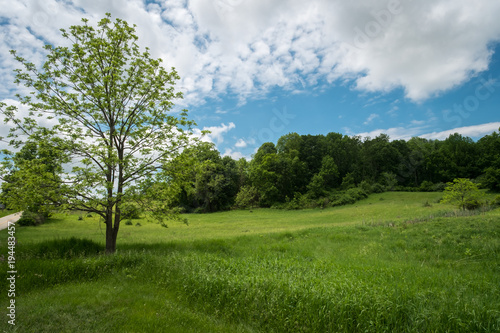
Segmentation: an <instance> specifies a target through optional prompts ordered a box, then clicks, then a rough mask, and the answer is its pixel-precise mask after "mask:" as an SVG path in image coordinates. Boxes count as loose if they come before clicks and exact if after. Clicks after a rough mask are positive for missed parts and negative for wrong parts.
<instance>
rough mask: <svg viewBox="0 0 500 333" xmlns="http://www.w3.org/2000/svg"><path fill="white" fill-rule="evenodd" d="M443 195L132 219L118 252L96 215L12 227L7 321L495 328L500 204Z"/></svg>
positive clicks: (275, 328)
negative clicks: (460, 205) (181, 219)
mask: <svg viewBox="0 0 500 333" xmlns="http://www.w3.org/2000/svg"><path fill="white" fill-rule="evenodd" d="M440 195H441V194H440V193H400V192H393V193H383V194H376V195H371V196H370V198H368V199H366V200H363V201H360V202H358V203H356V204H354V205H351V206H344V207H336V208H330V209H325V210H319V209H318V210H301V211H282V210H270V209H258V210H253V211H252V212H250V211H248V210H247V211H231V212H224V213H214V214H204V215H190V216H188V220H189V225H188V226H186V225H183V224H180V223H177V222H170V223H169V228H166V229H165V228H163V227H161V226H159V225H157V224H155V223H152V222H148V221H147V220H145V219H143V220H133V225H124V224H123V225H122V226H121V229H120V234H119V236H118V245H117V247H118V252H117V254H116V255H113V256H104V255H100V254H98V252H99V251H100V250H101V249H102V248H103V244H104V226H103V225H102V224H101V225H100V224H99V221H98V219H97V218H96V217H85V216H84V217H83V220H79V218H78V214H74V215H58V216H56V218H55V219H54V220H53V221H52V222H51V223H48V224H45V225H42V226H39V227H36V228H22V227H18V228H17V229H16V237H17V239H18V244H17V247H16V261H17V262H16V268H17V271H18V277H17V279H16V326H15V328H12V327H10V325H8V324H7V321H6V320H5V319H4V320H2V322H0V329H1V330H2V331H3V330H6V331H8V332H16V331H17V332H55V331H58V332H76V331H78V332H386V331H391V332H446V331H449V332H497V331H499V330H500V311H499V309H500V256H499V254H500V210H498V209H497V210H495V211H490V212H486V213H483V214H479V215H473V216H457V213H456V212H455V211H454V209H453V207H451V206H447V205H442V204H438V203H437V202H438V200H439V198H440ZM458 215H460V214H458ZM137 223H140V226H136V224H137ZM71 237H76V238H71ZM6 239H7V231H6V230H4V231H2V232H1V233H0V240H1V243H0V245H1V250H2V253H6V252H7V250H6ZM7 270H8V269H7V266H6V263H5V261H2V265H1V272H0V278H1V281H2V282H1V288H2V290H7V289H8V288H7V285H6V276H5V275H6V271H7ZM5 294H6V292H4V297H2V298H1V303H0V306H1V307H2V308H3V309H5V308H6V306H7V304H8V303H7V302H8V300H7V299H6V297H5Z"/></svg>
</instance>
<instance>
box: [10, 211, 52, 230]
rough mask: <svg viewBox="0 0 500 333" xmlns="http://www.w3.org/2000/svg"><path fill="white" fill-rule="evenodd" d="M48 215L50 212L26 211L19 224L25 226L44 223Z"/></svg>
mask: <svg viewBox="0 0 500 333" xmlns="http://www.w3.org/2000/svg"><path fill="white" fill-rule="evenodd" d="M48 217H49V214H43V213H35V212H30V211H24V212H23V215H21V218H20V219H19V220H18V221H17V224H18V225H20V226H23V227H28V226H37V225H40V224H43V223H44V222H45V221H46V220H47V218H48Z"/></svg>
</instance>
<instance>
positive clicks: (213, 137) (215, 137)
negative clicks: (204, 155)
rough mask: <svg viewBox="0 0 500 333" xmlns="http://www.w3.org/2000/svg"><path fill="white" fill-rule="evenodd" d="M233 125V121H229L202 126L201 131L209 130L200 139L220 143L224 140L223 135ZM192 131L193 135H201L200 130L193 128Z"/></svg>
mask: <svg viewBox="0 0 500 333" xmlns="http://www.w3.org/2000/svg"><path fill="white" fill-rule="evenodd" d="M235 127H236V125H235V124H234V123H233V122H230V123H229V124H228V125H226V124H221V125H220V126H208V127H203V131H210V133H208V134H206V135H204V136H203V137H202V141H205V142H212V143H215V144H221V143H223V142H224V135H225V134H226V133H227V132H229V131H230V130H232V129H233V128H235ZM194 131H195V135H197V136H201V132H202V130H199V129H197V128H195V129H194Z"/></svg>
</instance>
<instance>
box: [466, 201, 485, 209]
mask: <svg viewBox="0 0 500 333" xmlns="http://www.w3.org/2000/svg"><path fill="white" fill-rule="evenodd" d="M481 206H482V203H481V202H480V201H478V200H476V199H471V200H468V201H466V202H465V204H464V207H465V209H467V210H475V209H478V208H480V207H481Z"/></svg>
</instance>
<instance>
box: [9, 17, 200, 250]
mask: <svg viewBox="0 0 500 333" xmlns="http://www.w3.org/2000/svg"><path fill="white" fill-rule="evenodd" d="M82 21H83V24H82V25H75V26H72V27H70V28H69V30H68V31H66V30H64V29H61V31H62V36H63V37H64V38H66V39H67V40H68V42H69V44H70V45H71V46H53V45H45V51H46V53H47V56H46V61H45V62H44V64H43V66H42V67H41V68H37V66H36V65H35V64H33V63H31V62H29V61H28V60H26V59H24V58H22V57H21V56H19V55H18V54H17V53H16V51H12V54H13V55H14V57H15V59H16V60H17V61H18V62H19V63H20V64H21V65H22V68H20V69H18V70H16V72H17V73H16V83H18V84H22V85H24V86H25V87H27V88H29V89H30V90H31V93H30V94H28V95H27V96H21V95H17V97H18V99H19V101H20V102H21V104H22V105H23V106H24V108H27V109H29V116H28V117H25V118H24V119H21V116H20V114H21V113H20V110H19V109H18V108H17V107H15V106H12V105H11V106H7V105H5V104H3V105H0V109H1V112H2V114H3V115H4V116H5V119H6V121H7V122H9V123H10V124H11V125H12V131H11V133H10V138H11V144H12V145H13V146H14V147H20V146H22V145H23V144H24V142H25V141H26V136H33V135H34V134H35V133H37V134H38V135H39V136H40V135H41V134H42V133H43V135H42V137H43V138H57V140H56V141H54V142H55V147H54V149H56V150H59V151H65V152H67V153H68V155H69V158H70V160H71V162H72V163H71V164H72V165H71V167H70V170H66V169H64V170H59V171H61V173H63V175H62V176H61V181H62V185H61V186H60V191H61V192H62V193H63V194H64V195H63V196H62V197H59V198H57V201H58V205H59V206H61V207H65V208H69V209H78V210H82V211H87V212H91V213H96V214H98V215H100V216H101V217H102V218H103V220H104V223H105V224H106V251H107V252H108V253H112V252H114V251H115V249H116V238H117V234H118V230H119V226H120V221H121V220H122V219H123V216H122V214H121V207H122V205H124V204H127V203H130V202H133V201H134V200H136V196H137V193H138V189H139V188H140V187H141V186H142V185H144V184H148V180H150V179H151V178H152V177H154V176H155V174H156V173H157V171H158V170H159V169H161V168H162V167H163V166H164V165H165V163H166V162H167V161H169V160H171V159H172V158H173V157H175V156H176V155H178V154H179V153H180V151H181V150H182V148H184V147H186V146H189V145H190V143H191V142H192V141H193V140H192V139H190V137H191V134H192V130H191V127H192V126H193V125H195V124H194V122H192V121H190V120H188V119H187V111H186V110H183V111H182V112H180V113H179V114H178V116H174V115H173V114H172V112H171V109H172V107H173V105H174V104H173V100H174V99H178V98H182V94H181V93H180V92H176V91H175V89H174V85H175V82H176V80H178V79H179V76H178V74H177V72H176V71H175V69H174V68H172V69H171V70H170V71H168V70H166V69H165V68H164V67H162V60H161V59H154V58H152V57H151V54H150V53H149V50H148V49H147V48H146V49H145V50H141V49H140V48H139V46H138V44H137V40H138V37H137V35H136V34H135V25H134V26H130V25H129V24H128V23H127V22H125V21H123V20H121V19H116V20H115V21H114V22H113V21H112V20H111V15H110V14H107V15H106V17H105V18H103V19H101V20H100V21H99V23H98V24H97V27H92V26H90V25H89V24H88V20H86V19H83V20H82ZM37 117H45V118H46V119H49V120H50V119H52V120H53V122H54V125H53V126H52V127H50V128H43V129H42V128H41V125H39V122H37ZM28 170H30V171H32V172H36V170H35V169H34V167H30V168H28ZM63 171H64V172H63ZM141 200H144V196H143V197H142V198H141ZM141 202H143V201H141ZM160 206H161V205H158V207H160ZM150 207H155V205H150Z"/></svg>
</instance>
